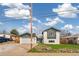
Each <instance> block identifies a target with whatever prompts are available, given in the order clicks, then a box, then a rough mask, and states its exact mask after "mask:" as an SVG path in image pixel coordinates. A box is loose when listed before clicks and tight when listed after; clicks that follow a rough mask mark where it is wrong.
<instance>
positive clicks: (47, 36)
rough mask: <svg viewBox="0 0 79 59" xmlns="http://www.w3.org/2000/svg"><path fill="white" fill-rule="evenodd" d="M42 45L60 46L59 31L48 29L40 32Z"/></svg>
mask: <svg viewBox="0 0 79 59" xmlns="http://www.w3.org/2000/svg"><path fill="white" fill-rule="evenodd" d="M42 34H43V43H45V44H60V30H58V29H55V28H49V29H46V30H44V31H43V32H42Z"/></svg>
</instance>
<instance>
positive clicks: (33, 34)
mask: <svg viewBox="0 0 79 59" xmlns="http://www.w3.org/2000/svg"><path fill="white" fill-rule="evenodd" d="M26 35H27V36H29V37H30V36H31V34H30V33H24V34H21V35H20V36H21V37H22V36H26ZM32 36H33V37H35V36H36V34H35V33H32Z"/></svg>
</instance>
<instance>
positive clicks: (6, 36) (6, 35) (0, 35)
mask: <svg viewBox="0 0 79 59" xmlns="http://www.w3.org/2000/svg"><path fill="white" fill-rule="evenodd" d="M0 37H5V38H10V34H3V33H0Z"/></svg>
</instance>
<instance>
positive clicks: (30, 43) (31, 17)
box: [29, 3, 32, 49]
mask: <svg viewBox="0 0 79 59" xmlns="http://www.w3.org/2000/svg"><path fill="white" fill-rule="evenodd" d="M29 11H30V33H31V37H30V48H31V49H32V3H30V9H29Z"/></svg>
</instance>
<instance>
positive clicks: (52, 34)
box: [47, 30, 56, 39]
mask: <svg viewBox="0 0 79 59" xmlns="http://www.w3.org/2000/svg"><path fill="white" fill-rule="evenodd" d="M47 38H48V39H56V31H55V30H48V31H47Z"/></svg>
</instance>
